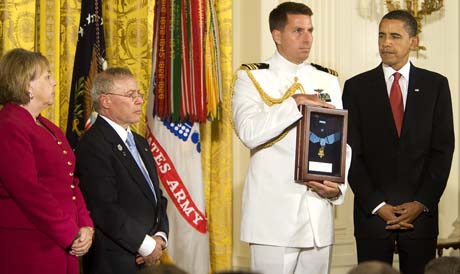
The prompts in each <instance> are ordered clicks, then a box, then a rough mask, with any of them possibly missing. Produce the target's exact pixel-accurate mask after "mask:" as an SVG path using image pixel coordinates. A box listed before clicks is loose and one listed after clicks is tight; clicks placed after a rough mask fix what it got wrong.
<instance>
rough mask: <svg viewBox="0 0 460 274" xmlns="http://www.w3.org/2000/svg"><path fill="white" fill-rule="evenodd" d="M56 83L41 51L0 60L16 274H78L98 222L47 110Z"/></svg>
mask: <svg viewBox="0 0 460 274" xmlns="http://www.w3.org/2000/svg"><path fill="white" fill-rule="evenodd" d="M55 86H56V82H55V81H54V79H53V78H52V77H51V75H50V68H49V63H48V60H47V59H46V57H44V56H43V55H41V54H40V53H36V52H30V51H27V50H24V49H13V50H11V51H9V52H7V53H6V54H5V55H4V56H3V57H2V58H1V59H0V104H1V105H3V109H2V110H1V111H0V269H1V272H2V273H8V274H19V273H27V274H45V273H46V274H77V273H78V256H82V255H83V254H85V253H86V252H87V251H88V249H89V248H90V246H91V243H92V239H93V231H94V229H93V222H92V220H91V218H90V216H89V212H88V210H87V208H86V204H85V201H84V199H83V197H82V194H81V192H80V189H79V187H78V180H77V178H75V177H74V167H75V157H74V154H73V151H72V149H71V147H70V145H69V144H68V142H67V140H66V139H65V136H64V134H63V132H62V131H61V130H60V129H59V128H58V127H56V126H55V125H54V124H53V123H52V122H50V121H49V120H47V119H45V118H44V117H42V116H41V115H40V112H41V111H43V110H44V109H45V108H47V107H48V106H50V105H52V104H53V101H54V87H55Z"/></svg>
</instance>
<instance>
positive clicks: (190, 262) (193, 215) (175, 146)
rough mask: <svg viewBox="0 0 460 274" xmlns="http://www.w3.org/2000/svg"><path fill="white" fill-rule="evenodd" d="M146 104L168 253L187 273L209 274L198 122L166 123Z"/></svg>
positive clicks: (149, 140) (149, 138)
mask: <svg viewBox="0 0 460 274" xmlns="http://www.w3.org/2000/svg"><path fill="white" fill-rule="evenodd" d="M150 97H151V98H149V102H148V106H147V122H148V132H147V140H148V142H149V145H150V149H151V151H152V155H153V157H154V159H155V162H156V165H157V171H158V175H159V178H160V182H161V187H162V189H163V192H164V194H165V196H166V197H167V198H168V210H167V212H168V218H169V228H170V231H169V239H168V248H167V252H168V255H169V256H170V257H171V259H172V260H173V262H174V264H176V265H177V266H178V267H180V268H182V269H184V270H185V271H187V272H188V273H194V274H208V273H209V268H210V261H209V256H210V255H209V236H208V225H207V219H206V214H205V200H204V192H203V178H202V171H201V156H200V151H201V148H200V131H199V124H198V123H189V122H185V123H169V122H167V121H164V120H163V121H162V120H160V119H159V118H158V117H153V115H152V114H151V113H152V109H153V98H152V97H153V96H150Z"/></svg>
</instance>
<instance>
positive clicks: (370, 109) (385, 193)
mask: <svg viewBox="0 0 460 274" xmlns="http://www.w3.org/2000/svg"><path fill="white" fill-rule="evenodd" d="M343 105H344V108H345V109H348V113H349V116H348V117H349V124H348V125H349V135H348V136H349V137H348V142H349V144H350V145H351V147H352V151H353V157H352V162H351V167H350V170H349V176H348V179H349V183H350V186H351V188H352V190H353V193H354V194H355V205H354V224H355V236H356V237H357V238H360V237H361V238H384V237H387V236H389V233H390V232H389V231H386V230H385V223H384V221H383V220H382V219H381V218H379V217H378V216H376V215H372V213H371V212H372V210H373V209H374V208H375V207H377V206H378V205H379V204H380V203H381V202H383V201H385V202H387V203H389V204H392V205H398V204H402V203H404V202H411V201H418V202H420V203H422V204H424V205H425V206H426V207H427V208H428V209H429V212H428V213H426V212H424V213H422V214H421V215H420V216H419V217H418V218H417V219H416V220H415V222H414V226H415V228H414V229H413V230H411V231H407V232H404V233H401V234H400V235H401V236H402V237H409V238H424V237H436V236H437V234H438V202H439V199H440V197H441V195H442V193H443V191H444V188H445V186H446V182H447V179H448V176H449V172H450V166H451V162H452V154H453V150H454V131H453V121H452V104H451V98H450V90H449V84H448V81H447V79H446V78H445V77H444V76H442V75H440V74H437V73H434V72H430V71H427V70H424V69H420V68H417V67H415V66H413V65H411V69H410V76H409V85H408V95H407V101H406V107H405V111H404V119H403V124H402V131H401V137H400V138H398V135H397V131H396V126H395V124H394V121H393V116H392V112H391V107H390V101H389V98H388V93H387V89H386V84H385V79H384V74H383V69H382V66H381V65H380V66H378V67H377V68H375V69H373V70H370V71H367V72H364V73H362V74H359V75H357V76H355V77H353V78H351V79H349V80H347V81H346V82H345V87H344V91H343Z"/></svg>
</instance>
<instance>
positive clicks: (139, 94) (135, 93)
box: [103, 90, 144, 101]
mask: <svg viewBox="0 0 460 274" xmlns="http://www.w3.org/2000/svg"><path fill="white" fill-rule="evenodd" d="M103 94H110V95H117V96H121V97H126V98H131V100H133V101H134V100H136V99H137V98H138V97H140V98H142V99H143V98H144V93H142V92H140V91H138V90H137V91H136V90H132V91H129V92H128V93H127V94H120V93H113V92H104V93H103Z"/></svg>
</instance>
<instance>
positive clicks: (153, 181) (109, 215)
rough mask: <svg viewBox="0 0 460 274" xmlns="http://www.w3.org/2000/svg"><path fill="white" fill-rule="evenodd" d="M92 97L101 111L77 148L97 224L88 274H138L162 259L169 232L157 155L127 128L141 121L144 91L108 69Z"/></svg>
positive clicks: (124, 75)
mask: <svg viewBox="0 0 460 274" xmlns="http://www.w3.org/2000/svg"><path fill="white" fill-rule="evenodd" d="M91 99H92V102H93V105H94V108H95V110H96V111H97V112H98V114H99V115H98V117H97V119H96V122H95V123H94V125H93V126H92V127H91V128H90V129H89V130H88V131H87V132H86V133H85V135H84V136H83V137H82V139H81V140H80V142H79V143H78V145H77V148H76V156H77V175H78V176H79V178H80V186H81V189H82V192H83V195H84V196H85V199H86V201H87V203H88V208H89V210H90V212H91V217H92V218H93V220H94V223H95V227H96V233H95V239H94V244H93V247H92V248H91V250H90V252H89V253H88V255H87V256H86V257H85V258H84V260H83V265H84V273H85V274H103V273H107V274H109V273H110V274H117V273H119V274H134V273H136V271H137V270H138V268H139V265H141V264H144V263H145V264H147V265H150V264H154V263H156V262H158V260H159V259H160V257H161V255H162V250H163V249H164V248H165V246H166V242H167V235H168V231H169V225H168V218H167V215H166V203H167V200H166V198H164V197H163V196H162V192H161V190H160V188H159V183H158V178H157V174H156V170H155V163H154V159H153V157H152V154H151V152H150V150H149V147H148V144H147V141H146V140H145V139H144V138H142V137H141V136H140V135H138V134H136V133H134V132H132V131H131V130H130V128H129V126H130V125H131V124H133V123H136V122H138V121H139V119H140V114H141V107H142V103H143V94H142V93H141V92H140V91H139V88H138V85H137V83H136V80H135V79H134V76H133V75H132V73H131V72H130V71H129V70H128V69H124V68H109V69H107V70H106V71H104V72H102V73H100V74H98V75H97V76H96V77H95V79H94V81H93V86H92V88H91ZM134 143H135V144H134Z"/></svg>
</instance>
